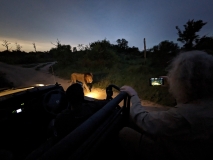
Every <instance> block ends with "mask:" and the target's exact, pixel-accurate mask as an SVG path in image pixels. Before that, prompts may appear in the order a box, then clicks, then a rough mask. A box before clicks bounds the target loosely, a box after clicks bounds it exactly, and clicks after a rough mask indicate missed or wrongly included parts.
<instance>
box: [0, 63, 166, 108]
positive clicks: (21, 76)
mask: <svg viewBox="0 0 213 160" xmlns="http://www.w3.org/2000/svg"><path fill="white" fill-rule="evenodd" d="M54 63H55V62H51V63H48V64H47V65H45V66H43V67H41V68H40V69H39V70H36V67H38V66H42V65H43V64H38V65H37V66H35V67H32V68H23V67H21V66H20V65H9V64H5V63H2V62H0V71H1V72H3V73H6V79H8V80H9V81H10V82H13V84H14V86H15V87H25V86H29V85H34V84H55V83H56V82H57V83H59V84H61V86H62V87H63V88H64V90H66V89H67V88H68V87H69V85H70V84H69V79H62V78H59V77H57V76H54V75H53V74H51V73H49V72H48V69H49V67H50V66H52V65H53V64H54ZM117 94H118V93H117V92H114V93H113V97H115V96H116V95H117ZM85 95H86V96H88V97H94V98H98V99H105V98H106V91H105V90H103V89H100V88H92V92H91V93H87V92H85ZM142 104H143V105H144V106H147V107H148V108H149V109H151V110H152V109H153V110H154V109H162V110H165V109H168V107H166V106H162V105H159V104H156V103H153V102H150V101H145V100H143V101H142ZM150 107H151V108H150Z"/></svg>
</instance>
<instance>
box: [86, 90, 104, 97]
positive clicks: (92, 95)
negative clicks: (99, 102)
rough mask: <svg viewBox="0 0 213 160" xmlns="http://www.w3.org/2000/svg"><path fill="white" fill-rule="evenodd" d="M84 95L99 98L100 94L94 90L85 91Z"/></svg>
mask: <svg viewBox="0 0 213 160" xmlns="http://www.w3.org/2000/svg"><path fill="white" fill-rule="evenodd" d="M85 96H87V97H90V98H95V99H98V98H100V94H99V93H98V92H95V91H93V92H90V93H87V94H85Z"/></svg>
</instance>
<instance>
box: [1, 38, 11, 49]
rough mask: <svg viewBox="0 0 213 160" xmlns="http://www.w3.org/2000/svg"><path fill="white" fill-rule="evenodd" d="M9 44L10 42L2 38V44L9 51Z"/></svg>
mask: <svg viewBox="0 0 213 160" xmlns="http://www.w3.org/2000/svg"><path fill="white" fill-rule="evenodd" d="M9 45H10V43H9V42H8V41H7V40H3V44H2V46H4V47H6V49H7V51H9Z"/></svg>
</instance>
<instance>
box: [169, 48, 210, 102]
mask: <svg viewBox="0 0 213 160" xmlns="http://www.w3.org/2000/svg"><path fill="white" fill-rule="evenodd" d="M170 67H171V68H170V70H169V72H168V77H169V84H170V88H169V91H170V92H171V93H172V95H173V96H174V97H175V98H176V100H177V101H180V102H186V101H191V100H196V99H200V98H205V97H211V96H212V95H213V56H212V55H209V54H207V53H206V52H203V51H196V50H195V51H188V52H183V53H180V54H179V55H178V56H177V57H175V58H174V59H173V61H172V63H171V66H170Z"/></svg>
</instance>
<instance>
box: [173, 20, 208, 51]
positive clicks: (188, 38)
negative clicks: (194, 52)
mask: <svg viewBox="0 0 213 160" xmlns="http://www.w3.org/2000/svg"><path fill="white" fill-rule="evenodd" d="M206 23H207V22H203V21H202V20H198V21H194V20H188V22H187V23H186V24H185V25H183V26H184V28H185V30H184V31H181V30H180V29H179V27H178V26H176V29H177V30H178V36H179V38H178V39H177V41H180V42H182V43H184V45H183V48H184V49H186V50H191V49H193V47H194V43H193V42H196V41H198V40H199V38H200V37H199V35H197V34H196V32H199V31H200V29H201V28H202V27H203V26H204V25H205V24H206Z"/></svg>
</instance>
